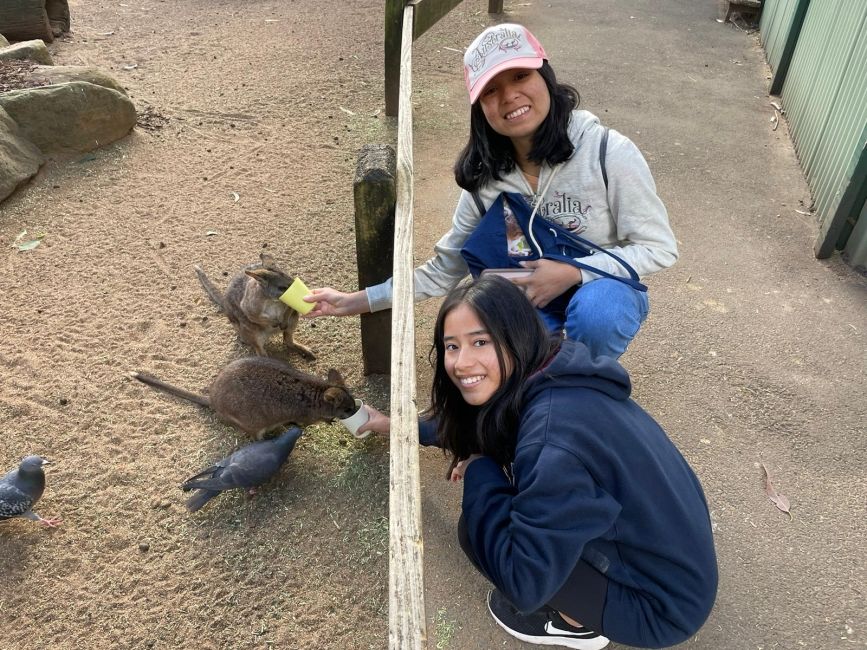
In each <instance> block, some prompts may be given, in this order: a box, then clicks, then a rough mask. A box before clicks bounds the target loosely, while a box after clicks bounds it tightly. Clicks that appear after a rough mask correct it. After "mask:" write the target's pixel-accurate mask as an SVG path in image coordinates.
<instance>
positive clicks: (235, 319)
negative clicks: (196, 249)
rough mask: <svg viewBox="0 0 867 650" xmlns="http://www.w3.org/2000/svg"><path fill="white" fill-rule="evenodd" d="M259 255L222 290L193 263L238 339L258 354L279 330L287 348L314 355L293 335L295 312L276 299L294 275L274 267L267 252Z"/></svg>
mask: <svg viewBox="0 0 867 650" xmlns="http://www.w3.org/2000/svg"><path fill="white" fill-rule="evenodd" d="M259 259H260V262H258V263H253V264H250V265H248V266H246V267H245V268H244V269H243V270H242V271H241V272H240V273H237V274H236V275H234V276H232V279H231V280H230V281H229V286H228V287H227V288H226V292H225V293H221V292H220V290H219V289H218V288H217V287H216V286H215V285H214V283H213V282H211V280H210V279H209V278H208V276H207V275H205V272H204V271H203V270H202V269H201V268H200V267H198V266H196V267H195V269H196V275H197V276H199V281H200V282H201V283H202V286H203V287H204V288H205V292H206V293H207V294H208V296H209V297H210V298H211V300H213V301H214V302H215V303H216V304H217V306H218V307H219V308H220V309H222V310H223V312H225V314H226V316H228V317H229V320H230V321H231V322H232V324H233V325H234V326H235V329H236V330H238V335H239V336H240V337H241V340H242V341H244V342H245V343H247V344H248V345H250V346H251V347H252V348H253V350H254V351H255V353H256V354H258V355H259V356H260V357H264V356H266V352H265V343H266V342H267V341H268V339H270V338H271V336H273V335H274V334H276V333H277V332H282V333H283V344H284V345H285V346H286V349H287V350H294V351H296V352H298V353H300V354H301V355H303V356H304V357H305V358H307V359H311V360H312V359H315V358H316V355H315V354H313V352H311V351H310V349H309V348H308V347H307V346H304V345H301V344H300V343H296V342H295V341H294V339H293V335H294V333H295V328H296V327H297V326H298V316H299V314H298V312H297V311H295V310H294V309H292V308H291V307H290V306H289V305H286V304H284V303H282V302H280V300H279V298H280V296H282V295H283V294H284V293H285V292H286V290H287V289H288V288H289V285H291V284H292V282H293V281H294V278H293V277H292V276H291V275H288V274H286V273H284V272H283V271H282V270H281V269H280V268H278V267H277V265H276V264H275V263H274V258H273V257H271V256H270V255H268V254H266V253H262V254H261V255H260V256H259Z"/></svg>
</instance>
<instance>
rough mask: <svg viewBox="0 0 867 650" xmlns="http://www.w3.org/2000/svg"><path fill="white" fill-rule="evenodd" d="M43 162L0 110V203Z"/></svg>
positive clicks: (39, 155) (40, 156) (34, 172)
mask: <svg viewBox="0 0 867 650" xmlns="http://www.w3.org/2000/svg"><path fill="white" fill-rule="evenodd" d="M43 162H45V159H44V158H43V157H42V154H41V153H40V151H39V149H37V147H36V145H35V144H33V143H32V142H30V141H29V140H27V139H25V138H24V137H23V136H22V135H21V129H20V128H19V126H18V125H17V124H16V123H15V120H13V119H12V118H11V117H9V114H8V113H7V112H6V111H4V110H3V109H2V108H0V201H2V200H3V199H5V198H6V197H7V196H9V195H10V194H12V192H14V191H15V190H16V189H17V188H18V187H20V186H21V185H23V184H24V183H26V182H27V181H28V180H30V179H31V178H32V177H33V176H35V175H36V172H37V171H39V167H40V165H42V163H43Z"/></svg>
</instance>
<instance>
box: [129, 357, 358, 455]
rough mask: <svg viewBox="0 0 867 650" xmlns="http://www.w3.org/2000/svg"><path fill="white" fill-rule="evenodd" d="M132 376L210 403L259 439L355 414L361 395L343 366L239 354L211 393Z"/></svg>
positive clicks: (139, 374) (203, 403)
mask: <svg viewBox="0 0 867 650" xmlns="http://www.w3.org/2000/svg"><path fill="white" fill-rule="evenodd" d="M131 376H132V377H134V378H135V379H138V380H139V381H141V382H143V383H145V384H147V385H148V386H152V387H154V388H156V389H158V390H161V391H164V392H166V393H169V394H171V395H174V396H176V397H180V398H182V399H186V400H189V401H191V402H195V403H196V404H199V405H201V406H206V407H208V408H210V409H213V411H214V412H215V413H216V414H217V415H218V416H219V417H220V418H221V419H222V420H224V421H225V422H228V423H229V424H231V425H233V426H236V427H238V428H239V429H241V430H242V431H244V432H245V433H247V434H249V435H250V436H252V437H253V438H256V439H262V438H264V437H265V436H266V435H267V434H269V433H273V432H279V431H283V430H284V429H286V427H288V426H291V425H296V426H299V427H306V426H308V425H310V424H313V423H314V422H330V421H332V420H334V419H345V418H348V417H349V416H350V415H352V414H353V413H355V411H356V410H357V407H356V405H355V398H354V397H353V396H352V394H351V393H350V392H349V391H348V390H347V389H346V386H345V384H344V383H343V377H341V376H340V373H339V372H338V371H337V370H334V369H331V370H329V371H328V379H327V380H323V379H320V378H319V377H315V376H313V375H309V374H307V373H305V372H301V371H300V370H296V369H295V368H293V367H292V366H290V365H289V364H288V363H286V362H285V361H281V360H280V359H274V358H271V357H246V358H243V359H236V360H235V361H232V362H231V363H229V364H228V365H227V366H226V367H224V368H223V369H222V370H221V371H220V373H219V374H218V375H217V376H216V377H215V378H214V381H212V382H211V385H210V387H209V388H208V391H207V392H208V395H207V396H205V395H200V394H198V393H191V392H189V391H186V390H184V389H182V388H176V387H174V386H172V385H170V384H167V383H165V382H164V381H161V380H160V379H157V378H156V377H154V376H152V375H149V374H147V373H143V372H133V373H131Z"/></svg>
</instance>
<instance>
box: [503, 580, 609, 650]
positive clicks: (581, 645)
mask: <svg viewBox="0 0 867 650" xmlns="http://www.w3.org/2000/svg"><path fill="white" fill-rule="evenodd" d="M487 606H488V613H489V614H490V615H491V617H492V618H493V619H494V620H495V621H496V622H497V625H499V626H500V627H501V628H503V630H504V631H505V632H507V633H508V634H509V636H513V637H515V638H516V639H520V640H521V641H524V642H526V643H534V644H536V645H559V646H562V647H564V648H573V649H574V650H602V648H604V647H605V646H607V645H608V644H609V643H610V641H609V640H608V638H607V637H604V636H601V635H600V636H597V637H595V638H593V639H578V638H575V637H568V636H566V637H563V636H556V637H555V636H549V637H541V636H530V635H529V634H521V633H520V632H516V631H515V630H513V629H512V628H510V627H509V626H508V625H506V624H505V623H503V622H502V621H501V620H500V619H498V618H497V615H496V614H494V610H492V609H491V593H490V592H488V599H487Z"/></svg>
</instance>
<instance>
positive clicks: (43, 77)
mask: <svg viewBox="0 0 867 650" xmlns="http://www.w3.org/2000/svg"><path fill="white" fill-rule="evenodd" d="M28 77H29V78H30V79H32V80H33V81H36V82H47V83H49V84H61V83H66V82H68V81H86V82H87V83H91V84H94V85H96V86H102V87H103V88H111V89H112V90H116V91H117V92H119V93H123V94H124V95H126V94H127V93H126V88H124V87H123V86H121V85H120V84H119V83H118V82H117V80H116V79H115V78H114V77H112V76H111V75H110V74H108V73H107V72H103V71H102V70H98V69H97V68H92V67H90V66H84V65H38V66H36V67H35V68H33V70H31V71H30V73H29V74H28ZM34 85H37V84H34Z"/></svg>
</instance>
